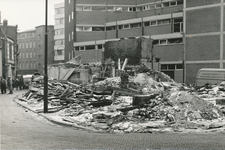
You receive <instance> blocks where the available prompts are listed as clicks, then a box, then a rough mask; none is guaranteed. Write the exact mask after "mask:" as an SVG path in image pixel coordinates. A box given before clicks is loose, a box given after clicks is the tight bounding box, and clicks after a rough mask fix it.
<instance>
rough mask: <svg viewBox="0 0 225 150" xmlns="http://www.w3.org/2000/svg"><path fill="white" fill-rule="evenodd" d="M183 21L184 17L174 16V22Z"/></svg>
mask: <svg viewBox="0 0 225 150" xmlns="http://www.w3.org/2000/svg"><path fill="white" fill-rule="evenodd" d="M178 22H183V18H174V23H178Z"/></svg>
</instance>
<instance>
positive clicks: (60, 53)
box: [55, 49, 64, 56]
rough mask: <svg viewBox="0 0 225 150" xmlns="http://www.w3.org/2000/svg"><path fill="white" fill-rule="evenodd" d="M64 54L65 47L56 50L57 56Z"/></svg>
mask: <svg viewBox="0 0 225 150" xmlns="http://www.w3.org/2000/svg"><path fill="white" fill-rule="evenodd" d="M60 55H64V49H58V50H56V51H55V56H60Z"/></svg>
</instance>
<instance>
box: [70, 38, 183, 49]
mask: <svg viewBox="0 0 225 150" xmlns="http://www.w3.org/2000/svg"><path fill="white" fill-rule="evenodd" d="M182 42H183V39H182V38H171V39H160V40H154V41H153V45H170V44H178V43H182ZM102 49H104V45H103V44H98V45H86V46H75V48H74V50H75V51H85V50H102Z"/></svg>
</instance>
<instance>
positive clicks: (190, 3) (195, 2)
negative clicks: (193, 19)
mask: <svg viewBox="0 0 225 150" xmlns="http://www.w3.org/2000/svg"><path fill="white" fill-rule="evenodd" d="M215 3H220V0H187V8H188V7H196V6H202V5H209V4H215Z"/></svg>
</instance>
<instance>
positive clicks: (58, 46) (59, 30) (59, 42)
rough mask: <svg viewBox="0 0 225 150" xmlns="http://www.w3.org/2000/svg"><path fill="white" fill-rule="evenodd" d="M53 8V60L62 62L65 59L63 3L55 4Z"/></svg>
mask: <svg viewBox="0 0 225 150" xmlns="http://www.w3.org/2000/svg"><path fill="white" fill-rule="evenodd" d="M54 8H55V17H54V18H55V26H54V30H55V35H54V40H55V42H54V43H55V45H54V54H55V55H54V61H55V62H56V63H60V62H64V60H65V21H64V20H65V18H64V17H65V13H64V3H60V4H56V5H55V6H54Z"/></svg>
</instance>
